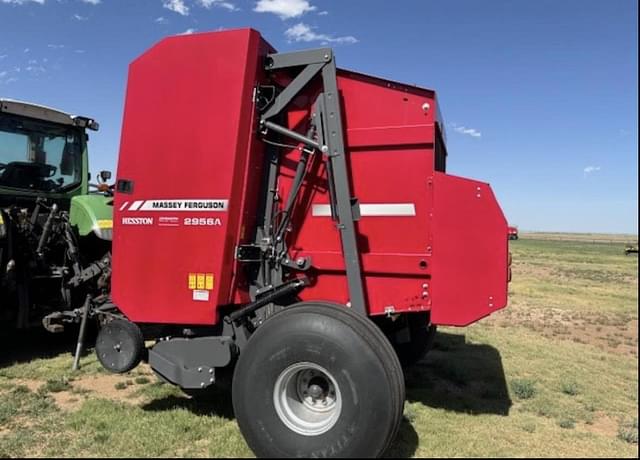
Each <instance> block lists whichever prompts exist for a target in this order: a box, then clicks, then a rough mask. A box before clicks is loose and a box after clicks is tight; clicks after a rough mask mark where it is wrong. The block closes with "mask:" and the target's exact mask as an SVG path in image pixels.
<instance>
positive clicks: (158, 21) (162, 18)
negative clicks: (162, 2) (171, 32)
mask: <svg viewBox="0 0 640 460" xmlns="http://www.w3.org/2000/svg"><path fill="white" fill-rule="evenodd" d="M154 22H155V23H156V24H166V23H168V22H169V21H168V20H167V18H165V17H163V16H160V17H159V18H156V19H155V21H154Z"/></svg>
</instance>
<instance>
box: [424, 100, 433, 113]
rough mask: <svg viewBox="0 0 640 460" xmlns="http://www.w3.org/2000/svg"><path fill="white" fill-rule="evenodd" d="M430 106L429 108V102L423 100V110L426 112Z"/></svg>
mask: <svg viewBox="0 0 640 460" xmlns="http://www.w3.org/2000/svg"><path fill="white" fill-rule="evenodd" d="M430 108H431V104H429V103H428V102H425V103H424V104H422V110H424V111H425V112H428V111H429V109H430Z"/></svg>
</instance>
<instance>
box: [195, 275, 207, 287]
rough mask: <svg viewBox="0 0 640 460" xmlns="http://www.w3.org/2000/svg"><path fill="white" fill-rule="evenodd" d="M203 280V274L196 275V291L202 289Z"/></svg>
mask: <svg viewBox="0 0 640 460" xmlns="http://www.w3.org/2000/svg"><path fill="white" fill-rule="evenodd" d="M204 280H205V276H204V273H198V283H197V286H198V287H197V289H204Z"/></svg>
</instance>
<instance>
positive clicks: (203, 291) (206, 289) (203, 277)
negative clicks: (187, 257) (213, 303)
mask: <svg viewBox="0 0 640 460" xmlns="http://www.w3.org/2000/svg"><path fill="white" fill-rule="evenodd" d="M187 286H188V287H189V290H190V291H191V298H192V299H193V300H198V301H208V300H209V294H210V292H211V291H212V290H213V273H189V274H188V276H187Z"/></svg>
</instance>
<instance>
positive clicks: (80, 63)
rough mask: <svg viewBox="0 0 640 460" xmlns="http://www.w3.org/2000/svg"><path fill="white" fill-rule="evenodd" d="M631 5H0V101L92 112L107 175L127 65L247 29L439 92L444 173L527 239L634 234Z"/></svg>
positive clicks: (290, 1) (97, 154)
mask: <svg viewBox="0 0 640 460" xmlns="http://www.w3.org/2000/svg"><path fill="white" fill-rule="evenodd" d="M637 17H638V4H637V2H636V1H634V0H611V1H607V2H603V1H601V0H598V1H588V0H579V1H577V0H576V1H570V0H553V1H547V0H536V1H524V0H523V1H500V0H491V1H489V0H487V1H478V0H467V1H463V0H440V1H436V0H415V1H396V2H389V1H377V0H376V1H374V0H366V1H365V0H351V1H329V0H0V97H11V98H16V99H23V100H28V101H33V102H38V103H42V104H46V105H51V106H53V107H57V108H60V109H63V110H66V111H69V112H73V113H78V114H84V115H88V116H92V117H95V118H96V119H97V120H98V121H99V122H100V124H101V130H100V131H99V132H98V133H93V134H92V135H91V147H90V148H91V160H90V161H91V170H92V171H94V172H96V171H98V170H100V169H111V170H113V171H115V166H116V161H117V152H118V145H119V136H120V127H121V120H122V108H123V103H124V91H125V85H126V73H127V66H128V64H129V62H130V61H131V60H133V59H134V58H135V57H137V56H138V55H139V54H141V53H142V52H144V50H145V49H147V48H149V47H150V46H151V45H153V44H154V43H155V42H156V41H158V40H160V39H161V38H162V37H164V36H167V35H173V34H178V33H188V32H203V31H212V30H216V29H219V28H237V27H247V26H250V27H253V28H256V29H258V30H259V31H261V32H262V34H263V35H264V36H265V37H266V39H267V40H268V41H269V42H271V44H272V45H274V46H275V47H276V48H277V49H278V50H279V51H288V50H294V49H305V48H312V47H318V46H325V45H326V44H327V43H329V44H330V45H331V46H333V47H334V49H335V52H336V56H337V61H338V65H339V66H341V67H346V68H350V69H354V70H357V71H360V72H365V73H371V74H374V75H379V76H382V77H387V78H390V79H394V80H399V81H404V82H407V83H413V84H417V85H420V86H426V87H428V88H434V89H436V90H437V91H438V92H439V98H440V101H441V105H442V113H443V115H444V119H445V121H446V124H447V133H448V149H449V163H448V168H449V172H450V173H452V174H456V175H462V176H468V177H473V178H478V179H481V180H486V181H487V182H490V183H491V184H492V186H493V188H494V190H495V192H496V194H497V196H498V198H499V200H500V202H501V204H502V207H503V209H504V211H505V214H506V216H507V218H508V220H509V221H510V222H511V223H513V224H517V225H518V226H519V227H520V229H522V230H545V231H577V232H591V231H593V232H625V233H637V232H638V174H637V170H638V128H637V125H638V60H637V55H638V45H637V43H638V23H637Z"/></svg>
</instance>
